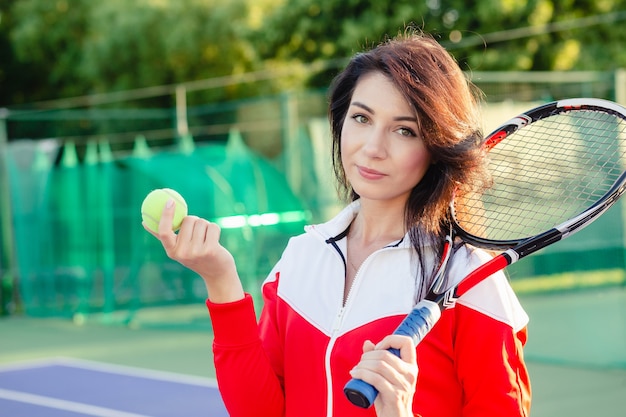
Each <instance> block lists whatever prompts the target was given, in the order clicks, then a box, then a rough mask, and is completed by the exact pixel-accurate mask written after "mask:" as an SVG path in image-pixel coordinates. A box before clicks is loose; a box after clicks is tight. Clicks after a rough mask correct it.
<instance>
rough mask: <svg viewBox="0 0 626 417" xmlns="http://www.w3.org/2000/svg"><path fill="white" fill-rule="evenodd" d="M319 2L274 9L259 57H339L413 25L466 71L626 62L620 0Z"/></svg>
mask: <svg viewBox="0 0 626 417" xmlns="http://www.w3.org/2000/svg"><path fill="white" fill-rule="evenodd" d="M320 3H321V2H318V1H315V0H291V1H288V2H287V1H285V2H283V3H282V5H281V6H280V7H277V8H276V9H275V10H274V12H273V13H272V14H271V15H270V16H269V17H268V19H267V21H268V24H267V25H265V26H264V27H263V28H262V30H261V31H262V32H263V33H261V34H260V35H259V36H257V38H256V39H257V40H258V42H257V44H256V47H257V49H258V50H259V51H260V53H261V55H262V57H263V58H264V59H266V60H272V59H275V60H279V61H301V62H312V61H314V60H317V59H325V60H332V59H337V58H344V57H347V56H350V55H352V54H353V53H354V52H355V51H357V50H361V49H362V48H363V47H367V46H371V45H372V44H373V43H377V42H379V41H381V40H383V39H384V38H385V36H387V35H393V34H395V33H397V32H398V31H400V30H402V29H403V28H404V27H405V26H406V25H407V24H411V23H413V24H415V25H416V26H417V27H419V28H421V29H423V30H424V31H425V32H428V33H431V34H433V35H434V36H435V37H437V38H438V39H439V40H440V41H441V43H442V44H444V45H445V46H446V47H447V48H448V49H449V50H450V51H451V53H452V54H453V55H455V57H456V58H457V60H458V61H459V62H460V63H461V65H462V66H463V67H465V68H466V69H471V70H480V71H490V70H499V71H505V70H546V71H547V70H578V69H588V70H593V69H596V70H606V69H611V68H616V67H623V66H626V52H624V51H622V48H621V47H620V45H623V44H624V41H626V33H625V32H624V31H621V30H616V25H619V24H620V23H619V22H620V21H623V20H626V10H625V9H626V1H625V0H606V1H602V2H598V1H592V0H578V1H575V0H566V1H551V0H530V1H527V2H515V1H509V0H480V1H476V0H474V1H466V0H447V1H446V0H427V1H425V2H415V1H411V0H397V1H394V2H389V1H368V0H348V1H346V0H328V1H325V2H323V4H320ZM616 10H617V12H615V11H616ZM619 10H622V11H621V12H619ZM593 17H597V19H595V20H594V19H592V18H593ZM564 23H569V24H564ZM622 24H623V23H622ZM531 28H532V29H531ZM476 41H477V42H476ZM607 45H610V46H608V48H607ZM607 49H608V51H607ZM607 52H609V53H607ZM326 75H327V76H326V77H317V78H313V79H312V80H311V84H312V85H313V86H323V85H327V82H328V74H326Z"/></svg>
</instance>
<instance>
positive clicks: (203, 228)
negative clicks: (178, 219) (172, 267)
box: [143, 200, 244, 303]
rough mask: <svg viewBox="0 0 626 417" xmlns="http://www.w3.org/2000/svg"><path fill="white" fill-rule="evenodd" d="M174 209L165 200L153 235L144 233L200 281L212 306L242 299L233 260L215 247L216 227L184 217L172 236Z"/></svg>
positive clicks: (224, 251) (171, 202) (193, 218)
mask: <svg viewBox="0 0 626 417" xmlns="http://www.w3.org/2000/svg"><path fill="white" fill-rule="evenodd" d="M174 205H175V202H174V200H169V201H168V202H167V204H166V205H165V208H164V209H163V214H162V216H161V221H160V222H159V229H158V232H157V233H154V232H152V231H151V230H150V229H148V228H147V227H146V225H145V224H144V225H143V227H144V229H146V230H147V231H148V232H150V234H152V235H153V236H155V237H156V238H157V239H159V241H161V244H162V245H163V248H164V249H165V253H167V256H169V257H170V258H171V259H173V260H175V261H178V262H179V263H181V264H182V265H183V266H185V267H187V268H189V269H191V270H192V271H194V272H196V273H197V274H198V275H200V276H201V277H202V279H203V280H204V282H205V284H206V287H207V291H208V293H209V299H210V300H211V301H212V302H214V303H226V302H232V301H236V300H240V299H242V298H243V297H244V292H243V287H242V285H241V281H240V279H239V275H238V274H237V267H236V266H235V260H234V258H233V256H232V255H231V253H230V252H228V250H226V248H224V247H223V246H222V245H220V243H219V238H220V232H221V230H220V228H219V226H218V225H217V224H215V223H211V222H209V221H208V220H204V219H201V218H199V217H197V216H187V217H185V218H184V219H183V222H182V225H181V227H180V230H179V231H178V234H176V233H174V232H173V231H172V228H171V224H172V220H173V218H174V211H175V207H174Z"/></svg>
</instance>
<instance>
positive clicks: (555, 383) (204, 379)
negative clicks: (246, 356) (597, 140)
mask: <svg viewBox="0 0 626 417" xmlns="http://www.w3.org/2000/svg"><path fill="white" fill-rule="evenodd" d="M520 298H521V300H522V304H523V305H524V307H525V308H526V310H527V311H528V313H529V315H530V317H531V322H530V337H529V341H528V345H527V349H526V357H527V360H528V366H529V369H530V373H531V378H532V384H533V405H532V413H531V415H532V416H533V417H555V416H568V417H583V416H585V417H587V416H590V415H593V416H597V417H623V416H624V409H625V408H626V288H624V287H623V286H613V287H610V288H605V289H595V290H580V291H570V292H554V293H552V294H545V293H543V294H538V295H521V296H520ZM160 314H161V317H158V313H157V312H156V311H152V312H144V313H142V314H139V315H138V316H137V317H136V322H135V324H134V328H129V327H128V326H121V325H111V324H107V325H103V324H102V323H98V322H97V321H87V322H86V323H85V324H83V325H81V326H78V325H76V324H74V323H72V322H71V321H70V320H65V319H56V318H48V319H38V318H25V317H13V318H10V319H2V320H0V416H2V417H20V416H29V417H30V416H37V417H56V416H105V417H129V416H135V417H136V416H144V417H160V416H178V417H181V416H185V417H188V416H190V417H193V416H196V415H198V416H200V415H202V416H211V417H213V416H215V417H222V416H226V415H227V414H226V413H225V411H224V408H223V405H222V403H221V400H220V399H219V395H218V391H217V389H216V385H215V381H214V380H213V379H212V378H213V377H214V369H213V361H212V355H211V342H212V337H211V332H210V322H209V319H208V314H207V313H206V310H205V309H204V306H203V305H201V304H199V305H197V306H191V307H186V308H185V314H184V315H182V314H179V315H178V316H177V318H176V320H177V322H176V323H175V322H173V321H172V322H170V323H167V324H164V318H165V317H168V316H169V317H170V318H171V317H172V316H173V314H174V311H173V310H172V311H171V310H167V309H162V311H161V313H160ZM74 407H75V408H74ZM20 413H21V414H20ZM90 413H91V414H90Z"/></svg>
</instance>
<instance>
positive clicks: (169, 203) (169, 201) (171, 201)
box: [165, 198, 174, 208]
mask: <svg viewBox="0 0 626 417" xmlns="http://www.w3.org/2000/svg"><path fill="white" fill-rule="evenodd" d="M173 205H174V199H173V198H170V199H169V200H167V203H165V207H167V208H171V207H172V206H173Z"/></svg>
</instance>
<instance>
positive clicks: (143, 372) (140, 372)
mask: <svg viewBox="0 0 626 417" xmlns="http://www.w3.org/2000/svg"><path fill="white" fill-rule="evenodd" d="M52 365H65V366H70V367H74V368H80V369H87V370H94V371H100V372H106V373H110V374H118V375H129V376H136V377H141V378H146V379H152V380H159V381H169V382H177V383H181V384H188V385H199V386H205V387H211V388H217V381H216V380H215V379H212V378H205V377H200V376H194V375H185V374H178V373H174V372H166V371H157V370H153V369H146V368H137V367H132V366H125V365H114V364H110V363H104V362H96V361H90V360H86V359H76V358H66V357H55V358H48V359H37V360H32V361H25V362H19V363H13V364H8V365H4V366H0V372H3V371H17V370H23V369H33V368H43V367H47V366H52Z"/></svg>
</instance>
